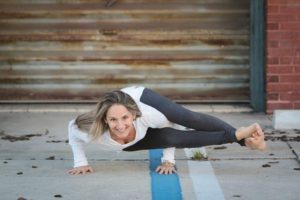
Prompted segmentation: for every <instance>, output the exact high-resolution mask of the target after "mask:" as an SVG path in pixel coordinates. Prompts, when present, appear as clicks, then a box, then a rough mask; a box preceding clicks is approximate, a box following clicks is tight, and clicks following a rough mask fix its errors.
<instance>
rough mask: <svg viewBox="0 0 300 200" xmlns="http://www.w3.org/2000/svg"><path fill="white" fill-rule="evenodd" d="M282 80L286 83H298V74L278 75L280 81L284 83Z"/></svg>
mask: <svg viewBox="0 0 300 200" xmlns="http://www.w3.org/2000/svg"><path fill="white" fill-rule="evenodd" d="M284 82H287V83H292V84H293V83H297V82H298V83H300V75H299V74H298V75H297V74H296V75H293V74H292V75H281V76H280V83H284Z"/></svg>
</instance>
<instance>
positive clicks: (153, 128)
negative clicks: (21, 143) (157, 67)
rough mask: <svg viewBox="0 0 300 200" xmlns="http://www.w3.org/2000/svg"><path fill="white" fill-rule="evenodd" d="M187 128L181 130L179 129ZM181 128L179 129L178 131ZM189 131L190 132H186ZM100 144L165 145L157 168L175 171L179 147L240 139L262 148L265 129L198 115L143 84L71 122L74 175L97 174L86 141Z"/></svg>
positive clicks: (112, 146) (116, 146)
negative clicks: (90, 163)
mask: <svg viewBox="0 0 300 200" xmlns="http://www.w3.org/2000/svg"><path fill="white" fill-rule="evenodd" d="M182 126H183V127H186V128H187V129H185V130H182V128H180V127H182ZM180 129H181V130H180ZM188 129H189V130H188ZM91 141H96V142H98V143H99V148H100V149H103V150H113V151H118V150H123V151H137V150H145V149H155V148H163V156H162V158H161V160H162V164H161V165H160V166H158V168H157V169H156V171H157V172H158V173H160V174H171V173H173V172H176V171H175V160H174V151H175V148H194V147H201V146H207V145H220V144H225V143H232V142H238V143H239V144H240V145H242V146H247V147H249V148H251V149H258V150H264V149H265V148H266V143H265V141H264V133H263V131H262V129H261V127H260V126H259V125H258V124H252V125H250V126H248V127H241V128H239V129H235V128H233V127H232V126H231V125H229V124H227V123H226V122H224V121H222V120H220V119H218V118H215V117H212V116H209V115H207V114H203V113H196V112H192V111H189V110H187V109H185V108H184V107H182V106H180V105H178V104H176V103H174V102H172V101H171V100H169V99H167V98H165V97H163V96H161V95H159V94H157V93H155V92H154V91H152V90H150V89H147V88H144V87H137V86H133V87H128V88H124V89H122V90H120V91H113V92H110V93H107V94H106V95H105V96H104V98H103V99H102V100H101V101H100V102H99V103H98V104H97V107H96V109H94V110H91V111H90V112H88V113H85V114H82V115H80V116H78V117H77V118H76V120H72V121H70V123H69V144H70V145H71V147H72V151H73V155H74V168H73V169H71V170H69V171H68V172H67V173H69V174H72V175H78V174H85V173H88V172H93V169H92V167H91V166H89V164H88V162H87V158H86V156H85V153H84V151H83V144H84V143H88V142H91Z"/></svg>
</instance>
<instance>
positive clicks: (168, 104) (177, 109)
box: [140, 88, 244, 145]
mask: <svg viewBox="0 0 300 200" xmlns="http://www.w3.org/2000/svg"><path fill="white" fill-rule="evenodd" d="M140 100H141V102H143V103H145V104H147V105H149V106H151V107H153V108H155V109H157V110H159V111H160V112H161V113H163V114H164V115H165V116H166V117H167V119H168V120H170V121H171V122H173V123H176V124H179V125H182V126H185V127H187V128H191V129H195V130H198V131H224V132H225V134H227V135H228V136H227V137H231V138H235V132H236V129H235V128H234V127H232V126H231V125H229V124H228V123H226V122H224V121H222V120H221V119H218V118H216V117H213V116H210V115H207V114H204V113H197V112H193V111H190V110H188V109H186V108H184V107H182V106H181V105H178V104H176V103H175V102H173V101H171V100H170V99H168V98H166V97H164V96H161V95H159V94H157V93H156V92H154V91H152V90H150V89H147V88H145V89H144V91H143V94H142V96H141V99H140ZM243 142H244V141H243V140H242V141H241V142H240V144H242V145H243Z"/></svg>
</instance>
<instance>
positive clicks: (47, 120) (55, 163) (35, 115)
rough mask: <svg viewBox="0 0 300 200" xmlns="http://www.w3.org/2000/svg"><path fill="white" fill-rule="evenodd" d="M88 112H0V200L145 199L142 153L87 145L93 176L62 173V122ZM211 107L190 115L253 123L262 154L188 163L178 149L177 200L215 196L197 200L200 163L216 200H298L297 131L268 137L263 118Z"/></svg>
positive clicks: (228, 150) (220, 149)
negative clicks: (208, 171) (261, 135)
mask: <svg viewBox="0 0 300 200" xmlns="http://www.w3.org/2000/svg"><path fill="white" fill-rule="evenodd" d="M90 107H91V106H90V105H76V106H74V105H65V106H64V105H59V106H57V105H48V106H45V105H34V106H32V105H22V106H12V105H0V134H1V136H0V137H1V140H0V159H1V163H0V171H1V174H0V176H1V177H0V178H1V186H0V192H1V199H4V200H10V199H21V198H24V199H34V200H35V199H37V200H39V199H42V200H44V199H45V200H46V199H90V200H94V199H101V200H102V199H103V200H106V199H107V200H111V199H130V200H131V199H142V200H145V199H151V184H150V183H151V177H150V175H149V156H148V151H139V152H131V153H126V152H121V153H114V152H102V151H101V152H99V151H98V150H97V146H96V145H94V144H93V145H89V146H88V147H87V148H86V152H87V156H88V158H89V161H90V164H91V165H92V166H93V168H94V169H95V173H93V174H88V175H85V176H69V175H67V174H66V173H65V171H66V170H68V169H70V168H71V167H72V164H73V163H72V162H73V160H72V153H71V149H70V147H69V145H68V144H67V143H66V140H67V123H68V121H69V120H71V119H73V118H75V117H76V116H77V115H78V114H79V113H81V112H83V111H86V110H87V109H89V108H90ZM67 108H68V109H67ZM212 108H213V106H204V107H201V106H194V107H192V108H191V109H193V110H197V111H203V112H208V113H209V114H212V115H215V116H217V117H220V118H222V119H223V120H225V121H227V122H229V123H230V124H232V125H234V126H235V127H239V126H245V125H248V124H251V123H253V122H259V123H260V124H261V125H262V126H263V127H264V128H265V131H266V136H267V139H268V145H269V149H268V150H267V151H265V152H257V151H251V150H248V149H246V148H243V147H240V146H238V145H237V144H228V145H222V146H210V147H206V150H207V154H208V159H209V160H208V161H191V160H190V159H189V158H188V157H187V156H186V155H185V152H184V151H183V150H179V149H178V150H177V151H176V159H177V167H178V171H179V174H178V175H179V178H180V184H181V189H182V196H183V199H187V200H190V199H191V200H192V199H199V198H200V197H201V195H202V196H205V195H206V197H207V195H210V199H213V197H214V196H215V197H216V195H217V194H213V193H212V192H209V193H208V194H205V195H203V194H204V193H205V192H206V191H204V190H203V186H202V185H201V184H204V186H205V185H206V186H209V184H210V183H209V182H207V180H206V179H205V178H203V179H202V177H204V176H198V175H199V174H201V173H203V174H205V172H203V171H201V169H203V168H204V165H206V164H205V163H208V164H209V166H212V169H213V170H212V173H213V175H214V176H215V177H216V183H217V184H218V186H219V187H220V192H221V193H222V195H223V197H224V199H247V200H248V199H250V200H251V199H270V200H271V199H272V200H274V199H278V200H279V199H280V200H281V199H295V200H296V199H299V196H300V190H299V182H300V171H299V169H300V165H299V163H298V161H297V155H299V152H300V145H299V137H300V132H299V130H288V131H283V130H281V131H279V130H277V131H275V130H273V129H272V127H271V124H272V123H271V120H270V118H269V117H268V116H266V115H264V114H256V113H251V112H249V109H248V108H243V107H240V108H237V107H235V108H234V107H227V108H226V106H223V108H222V107H220V106H219V107H218V108H219V109H216V108H217V107H214V109H212ZM222 109H223V110H222ZM238 109H240V110H238ZM224 112H227V113H224ZM195 166H196V167H195ZM191 167H194V168H193V169H192V168H191ZM194 169H196V170H200V171H193V170H194ZM199 177H200V178H199ZM197 178H198V179H197ZM199 179H202V180H199ZM199 181H200V182H199ZM208 188H209V187H208ZM210 189H211V188H210ZM212 191H216V190H212Z"/></svg>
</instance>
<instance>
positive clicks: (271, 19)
mask: <svg viewBox="0 0 300 200" xmlns="http://www.w3.org/2000/svg"><path fill="white" fill-rule="evenodd" d="M297 18H298V16H297V15H293V14H289V13H287V14H268V15H267V22H268V23H276V22H291V21H297Z"/></svg>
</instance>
